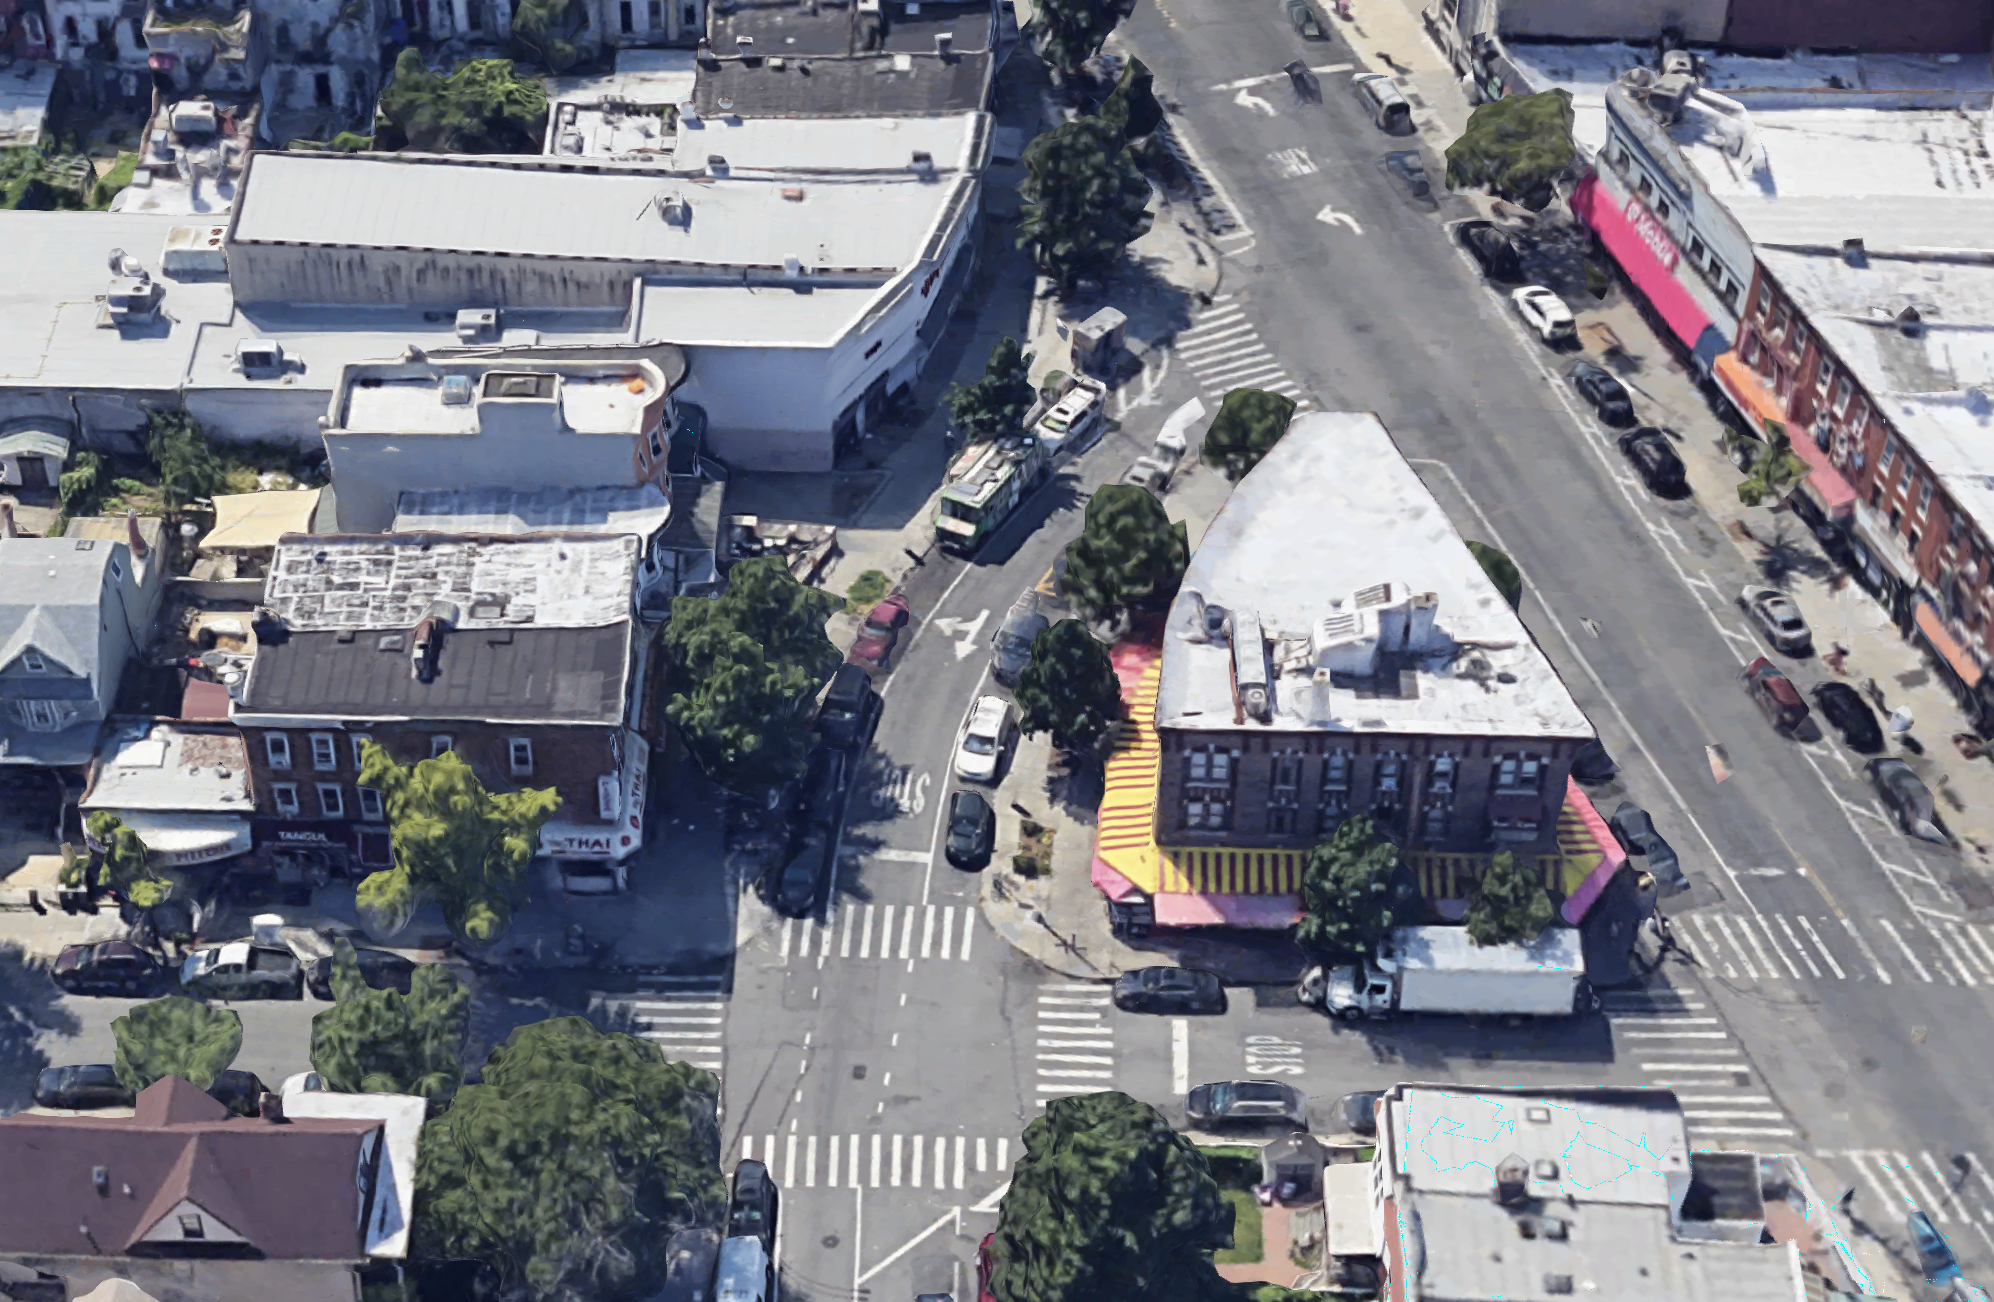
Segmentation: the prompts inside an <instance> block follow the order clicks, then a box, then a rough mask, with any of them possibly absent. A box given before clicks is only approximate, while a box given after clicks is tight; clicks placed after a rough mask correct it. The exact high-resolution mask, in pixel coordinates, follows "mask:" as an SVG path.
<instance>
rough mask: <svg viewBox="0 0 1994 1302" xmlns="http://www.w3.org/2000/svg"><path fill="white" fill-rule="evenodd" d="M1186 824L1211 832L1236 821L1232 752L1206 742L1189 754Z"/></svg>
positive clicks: (1192, 827)
mask: <svg viewBox="0 0 1994 1302" xmlns="http://www.w3.org/2000/svg"><path fill="white" fill-rule="evenodd" d="M1185 761H1186V762H1185V766H1184V826H1185V827H1186V828H1188V829H1193V830H1201V831H1208V832H1218V831H1223V830H1225V829H1226V828H1228V827H1230V826H1231V825H1232V779H1233V762H1232V752H1231V751H1223V750H1219V749H1217V748H1216V747H1212V746H1206V747H1204V748H1203V749H1201V750H1194V751H1192V752H1191V753H1190V754H1189V755H1188V756H1186V757H1185Z"/></svg>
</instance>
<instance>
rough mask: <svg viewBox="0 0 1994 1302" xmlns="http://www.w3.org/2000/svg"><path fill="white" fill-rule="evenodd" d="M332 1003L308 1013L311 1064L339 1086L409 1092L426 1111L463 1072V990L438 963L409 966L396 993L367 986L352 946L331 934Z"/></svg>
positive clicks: (466, 1015) (466, 1021)
mask: <svg viewBox="0 0 1994 1302" xmlns="http://www.w3.org/2000/svg"><path fill="white" fill-rule="evenodd" d="M332 997H333V999H334V1000H335V1001H336V1002H335V1003H334V1004H333V1006H332V1007H330V1008H328V1009H326V1010H325V1011H324V1012H322V1013H320V1014H318V1015H317V1016H316V1017H314V1018H312V1046H311V1057H312V1070H313V1071H316V1072H317V1073H318V1074H319V1075H321V1076H323V1077H325V1079H326V1084H327V1086H328V1087H329V1088H331V1089H334V1090H337V1091H339V1092H340V1093H342V1094H414V1095H417V1096H419V1097H421V1098H425V1099H428V1100H429V1103H430V1108H431V1110H432V1111H434V1110H435V1109H436V1108H437V1107H439V1106H440V1105H442V1104H444V1103H447V1102H448V1101H449V1100H450V1097H451V1096H452V1095H453V1094H455V1093H456V1092H457V1086H458V1084H459V1083H460V1082H461V1081H462V1079H463V1076H464V1036H465V1033H466V1031H467V1030H468V1029H469V1026H470V1014H471V992H470V991H469V990H468V989H467V988H465V986H464V984H463V983H462V982H460V981H459V980H457V978H456V977H455V976H453V975H452V974H451V973H450V970H449V969H448V968H446V967H444V966H443V965H442V964H440V963H425V964H423V965H422V966H420V967H418V968H417V969H416V970H415V974H414V976H413V978H412V980H411V982H410V985H409V992H408V993H407V994H406V995H404V994H402V993H401V992H400V991H398V990H375V989H372V988H370V987H369V986H368V985H367V982H366V979H365V978H363V977H362V976H361V975H360V965H359V962H358V960H356V959H355V957H354V954H353V946H352V944H351V943H349V942H348V941H347V940H346V939H345V938H344V937H342V938H340V939H339V940H337V941H335V942H333V958H332Z"/></svg>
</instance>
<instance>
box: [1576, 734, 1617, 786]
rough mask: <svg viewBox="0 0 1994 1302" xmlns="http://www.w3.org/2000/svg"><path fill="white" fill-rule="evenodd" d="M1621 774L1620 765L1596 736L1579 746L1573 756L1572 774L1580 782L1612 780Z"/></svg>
mask: <svg viewBox="0 0 1994 1302" xmlns="http://www.w3.org/2000/svg"><path fill="white" fill-rule="evenodd" d="M1619 775H1620V766H1619V765H1618V764H1615V763H1614V762H1613V757H1612V756H1611V755H1608V754H1607V753H1606V747H1605V746H1603V745H1601V744H1600V742H1599V740H1598V739H1597V738H1595V739H1594V740H1592V741H1589V742H1587V743H1586V744H1585V745H1583V746H1581V747H1579V749H1578V753H1577V754H1575V755H1573V756H1572V776H1573V777H1574V778H1576V779H1577V780H1578V781H1580V782H1611V781H1613V779H1614V778H1616V777H1618V776H1619Z"/></svg>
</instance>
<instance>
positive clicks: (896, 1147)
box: [893, 1135, 900, 1189]
mask: <svg viewBox="0 0 1994 1302" xmlns="http://www.w3.org/2000/svg"><path fill="white" fill-rule="evenodd" d="M893 1187H894V1188H895V1189H898V1188H899V1187H900V1136H898V1135H895V1136H894V1137H893Z"/></svg>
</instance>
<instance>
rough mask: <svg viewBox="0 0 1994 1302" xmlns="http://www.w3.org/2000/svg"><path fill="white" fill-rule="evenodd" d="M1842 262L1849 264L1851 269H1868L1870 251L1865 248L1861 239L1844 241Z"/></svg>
mask: <svg viewBox="0 0 1994 1302" xmlns="http://www.w3.org/2000/svg"><path fill="white" fill-rule="evenodd" d="M1842 261H1843V262H1846V263H1848V264H1849V265H1850V266H1851V267H1867V266H1868V265H1869V253H1868V250H1866V249H1864V248H1863V244H1862V240H1861V239H1860V238H1856V239H1852V240H1843V241H1842Z"/></svg>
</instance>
